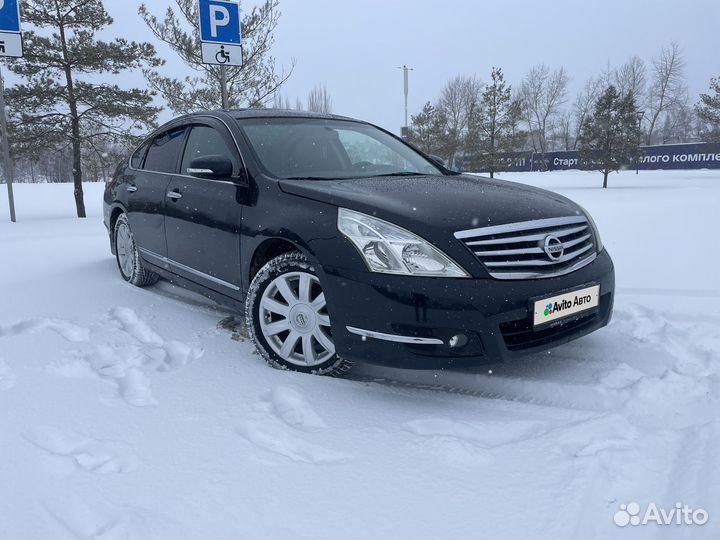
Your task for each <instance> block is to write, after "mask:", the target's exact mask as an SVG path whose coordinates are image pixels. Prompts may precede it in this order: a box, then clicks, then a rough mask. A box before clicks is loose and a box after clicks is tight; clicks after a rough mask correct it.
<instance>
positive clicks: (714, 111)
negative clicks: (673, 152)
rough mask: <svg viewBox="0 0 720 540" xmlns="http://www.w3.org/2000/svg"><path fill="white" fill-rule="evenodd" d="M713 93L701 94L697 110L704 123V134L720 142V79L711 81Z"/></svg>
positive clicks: (710, 139)
mask: <svg viewBox="0 0 720 540" xmlns="http://www.w3.org/2000/svg"><path fill="white" fill-rule="evenodd" d="M710 90H711V91H713V92H714V95H713V94H700V103H698V104H697V105H696V106H695V111H696V113H697V115H698V118H699V119H700V122H702V123H703V124H704V129H703V136H704V137H705V138H706V139H707V140H708V141H713V142H720V79H712V80H711V81H710Z"/></svg>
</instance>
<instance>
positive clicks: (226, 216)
mask: <svg viewBox="0 0 720 540" xmlns="http://www.w3.org/2000/svg"><path fill="white" fill-rule="evenodd" d="M217 155H224V156H226V157H228V158H230V160H231V161H232V163H233V177H232V178H227V179H214V180H210V179H206V178H196V177H193V176H190V174H188V169H189V168H190V164H191V162H192V161H193V160H194V159H196V158H201V157H206V156H217ZM241 163H242V162H241V160H240V155H239V153H238V151H237V149H236V145H235V142H234V141H233V139H232V137H231V135H230V133H229V131H228V130H227V128H226V127H225V126H224V125H222V124H221V123H220V122H218V123H217V124H216V123H214V122H213V121H212V120H208V121H207V123H201V124H194V125H193V126H192V128H191V131H190V134H189V135H188V138H187V144H186V145H185V152H184V154H183V159H182V166H181V169H180V174H178V175H175V176H174V177H173V179H172V180H171V182H170V185H169V186H168V188H167V199H166V202H165V234H166V237H167V247H168V260H169V262H170V264H171V265H172V266H173V271H174V272H175V273H177V274H179V275H181V276H183V277H186V278H188V279H190V280H192V281H195V282H196V283H200V284H201V285H204V286H206V287H209V288H211V289H214V290H216V291H218V292H220V293H223V294H226V295H228V296H236V295H237V294H238V292H239V291H240V286H241V283H240V225H241V218H242V205H241V204H240V201H241V200H242V193H241V192H242V191H243V190H245V189H246V188H245V187H244V186H242V185H241V184H240V183H239V182H237V177H238V175H239V174H240V171H241Z"/></svg>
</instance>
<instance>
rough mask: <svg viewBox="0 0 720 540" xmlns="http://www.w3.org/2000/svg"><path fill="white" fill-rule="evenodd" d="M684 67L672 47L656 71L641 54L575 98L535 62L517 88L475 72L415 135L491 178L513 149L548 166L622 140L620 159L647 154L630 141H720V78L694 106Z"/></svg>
mask: <svg viewBox="0 0 720 540" xmlns="http://www.w3.org/2000/svg"><path fill="white" fill-rule="evenodd" d="M684 70H685V63H684V60H683V57H682V51H681V49H680V47H679V45H678V44H677V43H671V44H670V45H668V46H665V47H663V48H662V49H661V51H660V52H659V54H658V55H657V56H656V57H655V58H653V59H652V62H651V63H650V64H649V65H647V64H646V63H645V62H644V61H643V60H642V59H641V58H639V57H637V56H633V57H631V58H630V59H629V60H628V61H627V62H626V63H625V64H623V65H622V66H619V67H617V68H611V67H608V68H606V69H605V70H604V72H603V73H601V74H600V75H599V76H597V77H593V78H591V79H590V80H588V81H587V82H586V83H585V85H584V87H583V88H582V90H581V91H580V92H579V93H578V95H577V96H575V98H574V100H571V99H570V96H569V92H568V86H569V83H570V77H569V75H568V73H567V72H566V71H565V69H564V68H558V69H551V68H550V67H548V66H546V65H538V66H533V67H532V68H530V69H529V71H528V72H527V73H526V75H525V76H524V77H523V78H522V80H521V81H520V83H519V84H518V85H517V86H516V87H514V88H513V87H511V86H510V85H509V84H507V83H506V82H505V78H504V76H503V73H502V70H501V69H499V68H494V69H493V70H492V73H491V74H490V81H489V82H488V83H487V84H483V83H482V82H481V81H480V80H479V79H478V78H477V77H475V76H457V77H455V78H453V79H451V80H450V81H448V83H447V84H446V85H445V87H444V88H443V90H442V92H441V94H440V96H439V97H438V99H437V100H436V101H435V102H434V103H430V102H429V103H426V104H425V106H424V107H423V109H422V110H421V111H419V112H418V113H417V114H415V115H413V116H412V122H411V125H410V126H409V130H408V134H407V137H408V140H409V141H410V142H412V143H413V144H415V145H416V146H418V147H419V148H421V149H422V150H424V151H425V152H427V153H429V154H433V155H436V156H438V157H441V158H443V159H444V160H445V161H446V162H447V163H448V164H449V165H450V166H453V165H455V164H457V163H458V162H459V161H462V163H463V166H464V167H465V168H466V169H468V170H472V169H473V168H475V169H480V168H482V169H483V170H489V171H491V174H492V173H493V172H495V171H498V170H502V164H503V163H504V160H502V159H501V157H502V155H503V154H507V153H510V152H520V151H532V152H535V153H537V154H540V155H541V156H542V157H543V160H541V162H543V161H544V157H545V153H547V152H553V151H563V150H580V151H581V156H582V155H584V156H586V158H587V159H589V156H590V155H591V153H593V152H594V154H593V155H596V156H597V155H598V152H599V151H600V150H599V148H601V147H603V144H605V145H608V144H610V143H611V142H612V143H613V144H611V145H610V146H609V147H610V148H612V152H613V160H615V159H616V157H620V155H621V154H626V155H624V156H622V159H629V158H628V156H629V157H630V158H632V156H633V155H636V154H637V149H633V148H631V146H632V145H631V146H628V144H629V143H633V144H635V143H636V146H639V145H640V144H641V143H642V144H646V145H651V144H670V143H684V142H698V141H707V142H713V141H720V81H719V80H718V79H713V80H712V81H711V84H710V93H709V94H702V95H701V96H700V101H699V102H698V103H697V104H693V103H691V101H690V97H689V93H688V87H687V82H686V79H685V73H684ZM601 123H604V125H605V128H606V133H605V137H604V143H603V144H601V143H600V142H599V139H598V137H599V134H600V133H601V132H602V129H600V128H599V125H600V124H601ZM608 123H609V124H608ZM630 124H632V125H630ZM610 128H612V130H614V131H613V132H612V133H611V132H608V131H607V129H610ZM615 132H617V133H618V135H617V136H618V137H620V138H622V136H624V137H625V142H624V143H623V144H617V143H618V142H619V140H620V139H617V140H615V136H616V133H615ZM619 133H622V134H624V135H622V136H621V135H619ZM613 160H611V161H613ZM595 162H597V159H595V160H594V162H593V163H595ZM627 162H628V161H625V163H627ZM605 165H608V164H607V163H606V164H605ZM602 170H607V167H603V169H602Z"/></svg>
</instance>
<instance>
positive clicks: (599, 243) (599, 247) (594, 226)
mask: <svg viewBox="0 0 720 540" xmlns="http://www.w3.org/2000/svg"><path fill="white" fill-rule="evenodd" d="M580 209H581V210H582V211H583V213H584V214H585V217H586V218H587V220H588V223H590V227H591V228H592V230H593V234H594V235H595V245H596V246H597V252H598V253H600V252H601V251H602V250H603V249H604V246H603V243H602V239H601V238H600V231H599V230H598V228H597V224H596V223H595V220H594V219H593V217H592V216H591V215H590V212H588V211H587V210H585V209H584V208H583V207H582V206H581V207H580Z"/></svg>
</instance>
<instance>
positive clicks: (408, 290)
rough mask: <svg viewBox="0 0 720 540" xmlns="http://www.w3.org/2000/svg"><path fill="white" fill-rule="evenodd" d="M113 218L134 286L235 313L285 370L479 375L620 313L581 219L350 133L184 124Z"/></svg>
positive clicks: (121, 191) (140, 165) (559, 201)
mask: <svg viewBox="0 0 720 540" xmlns="http://www.w3.org/2000/svg"><path fill="white" fill-rule="evenodd" d="M104 202H105V205H104V207H105V225H106V226H107V229H108V231H109V234H110V245H111V249H112V252H113V253H114V254H115V255H116V257H117V262H118V267H119V269H120V274H121V275H122V277H123V279H125V280H126V281H128V282H130V283H132V284H134V285H138V286H144V285H149V284H152V283H154V282H156V281H157V280H158V279H159V278H161V277H162V278H164V279H168V280H170V281H172V282H174V283H177V284H180V285H182V286H185V287H188V288H190V289H193V290H195V291H197V292H201V293H203V294H205V295H207V296H210V297H211V298H213V299H215V300H216V301H218V302H221V303H223V304H226V305H230V306H232V307H233V308H234V309H236V310H237V311H238V312H239V313H244V316H245V317H246V321H247V327H248V332H249V334H250V335H251V336H252V339H253V340H254V342H255V344H256V346H257V348H258V350H259V351H260V353H261V354H262V356H263V357H264V358H265V359H266V360H267V361H268V362H269V363H270V364H271V365H272V366H274V367H278V368H283V369H291V370H296V371H301V372H307V373H316V374H332V375H337V374H341V373H343V372H344V371H345V370H347V369H348V368H349V367H350V365H351V364H352V362H354V361H361V362H371V363H377V364H384V365H389V366H395V367H407V368H439V367H452V366H456V367H466V366H472V365H478V364H481V363H488V362H496V361H498V360H503V359H506V358H508V357H512V356H514V355H519V354H524V353H528V352H533V351H539V350H543V349H547V348H549V347H552V346H555V345H558V344H561V343H565V342H567V341H569V340H572V339H575V338H578V337H580V336H583V335H585V334H588V333H590V332H592V331H594V330H597V329H599V328H601V327H603V326H605V325H606V324H607V323H608V321H609V320H610V317H611V313H612V306H613V295H614V286H615V285H614V269H613V263H612V260H611V258H610V255H609V254H608V252H607V250H605V249H604V248H603V245H602V243H601V240H600V236H599V234H598V231H597V228H596V226H595V224H594V222H593V220H592V218H591V217H590V215H588V213H587V212H585V211H584V210H583V209H582V208H581V207H580V206H578V205H577V204H575V203H573V202H572V201H570V200H568V199H566V198H565V197H562V196H560V195H558V194H556V193H551V192H548V191H543V190H540V189H536V188H532V187H529V186H525V185H522V184H517V183H512V182H504V181H500V180H491V179H488V178H482V177H478V176H466V175H460V174H457V173H454V172H451V171H449V170H447V169H445V168H444V167H443V166H442V165H441V164H440V163H438V162H437V161H436V160H434V159H432V158H430V157H428V156H425V155H423V154H422V153H420V152H418V151H417V150H415V149H414V148H412V147H411V146H409V145H407V144H406V143H404V142H403V141H402V140H400V139H398V138H397V137H395V136H394V135H392V134H390V133H388V132H386V131H384V130H382V129H380V128H378V127H375V126H373V125H370V124H368V123H365V122H360V121H355V120H351V119H349V118H343V117H338V116H328V115H314V114H307V113H297V112H290V111H273V110H239V111H216V112H207V113H199V114H193V115H189V116H184V117H182V118H178V119H176V120H174V121H172V122H170V123H168V124H166V125H165V126H163V127H161V128H160V129H159V130H157V131H156V132H155V133H153V134H152V135H151V136H150V137H148V138H147V140H145V142H143V143H142V144H141V145H140V147H139V148H138V149H137V150H136V151H135V152H134V153H133V154H132V156H131V157H130V158H129V160H128V162H127V163H123V164H121V165H120V166H119V167H118V169H117V171H116V173H115V175H114V178H113V179H112V181H110V182H109V183H108V185H107V188H106V190H105V197H104Z"/></svg>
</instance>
